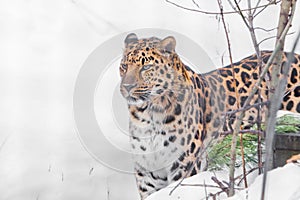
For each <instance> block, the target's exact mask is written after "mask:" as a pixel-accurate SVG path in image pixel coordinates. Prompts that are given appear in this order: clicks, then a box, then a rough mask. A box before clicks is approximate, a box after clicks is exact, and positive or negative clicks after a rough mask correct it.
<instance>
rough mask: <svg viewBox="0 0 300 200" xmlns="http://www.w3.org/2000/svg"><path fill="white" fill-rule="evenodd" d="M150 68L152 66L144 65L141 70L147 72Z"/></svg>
mask: <svg viewBox="0 0 300 200" xmlns="http://www.w3.org/2000/svg"><path fill="white" fill-rule="evenodd" d="M151 67H152V65H144V66H143V68H142V70H148V69H150V68H151Z"/></svg>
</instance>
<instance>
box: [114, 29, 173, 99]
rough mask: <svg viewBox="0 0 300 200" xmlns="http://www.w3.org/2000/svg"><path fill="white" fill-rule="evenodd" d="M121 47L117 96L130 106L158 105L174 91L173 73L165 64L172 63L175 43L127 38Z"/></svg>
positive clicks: (134, 36)
mask: <svg viewBox="0 0 300 200" xmlns="http://www.w3.org/2000/svg"><path fill="white" fill-rule="evenodd" d="M125 47H126V49H125V51H124V54H123V59H122V60H121V64H120V68H119V71H120V76H121V79H122V80H121V85H120V91H121V94H122V95H123V97H124V98H125V99H126V100H127V102H128V104H130V105H140V104H142V103H145V102H152V103H153V102H157V103H159V97H161V96H164V95H165V94H166V92H168V91H171V90H172V89H174V88H173V86H174V84H175V83H174V77H175V76H177V72H176V70H175V69H174V68H173V67H172V65H171V64H170V63H169V61H170V60H172V58H171V57H172V56H173V52H174V47H175V39H174V38H173V37H168V38H166V39H164V40H160V39H158V38H150V39H143V40H138V39H137V36H136V35H134V34H131V35H128V36H127V38H126V40H125Z"/></svg>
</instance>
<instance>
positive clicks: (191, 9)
mask: <svg viewBox="0 0 300 200" xmlns="http://www.w3.org/2000/svg"><path fill="white" fill-rule="evenodd" d="M166 2H167V3H170V4H172V5H174V6H176V7H178V8H182V9H184V10H189V11H193V12H199V13H202V14H207V15H219V14H221V13H218V12H210V11H203V10H197V9H193V8H187V7H184V6H182V5H179V4H176V3H174V2H172V1H169V0H166ZM278 2H280V1H276V2H270V3H267V4H265V5H261V6H259V7H258V8H263V7H267V6H269V5H273V4H276V3H278ZM253 9H256V8H251V10H253ZM248 10H249V9H242V10H241V11H243V12H244V11H248ZM235 13H237V12H236V11H228V12H223V14H224V15H227V14H235Z"/></svg>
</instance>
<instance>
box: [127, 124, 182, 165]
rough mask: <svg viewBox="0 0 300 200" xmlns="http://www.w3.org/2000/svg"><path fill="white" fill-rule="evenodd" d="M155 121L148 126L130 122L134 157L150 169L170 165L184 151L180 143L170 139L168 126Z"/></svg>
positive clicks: (139, 163)
mask: <svg viewBox="0 0 300 200" xmlns="http://www.w3.org/2000/svg"><path fill="white" fill-rule="evenodd" d="M155 122H156V120H155V119H154V120H153V121H152V123H150V124H149V125H148V126H142V127H141V126H137V125H136V124H133V123H131V124H130V133H131V135H132V138H131V143H132V145H133V146H134V148H133V153H134V156H133V159H134V161H135V163H137V165H138V166H139V167H142V168H143V169H145V170H149V171H155V170H159V169H163V168H166V167H168V166H170V165H171V164H172V163H173V162H174V160H176V159H177V158H178V157H179V156H180V154H181V153H182V152H183V151H182V150H181V149H180V147H179V145H177V144H176V143H172V142H170V141H169V140H168V139H169V136H170V133H169V130H168V128H167V127H165V126H163V125H162V124H160V123H155ZM172 134H174V133H172ZM166 144H167V145H166Z"/></svg>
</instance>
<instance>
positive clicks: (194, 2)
mask: <svg viewBox="0 0 300 200" xmlns="http://www.w3.org/2000/svg"><path fill="white" fill-rule="evenodd" d="M192 1H193V4H195V5H196V6H197V7H198V8H199V9H200V6H199V4H198V3H197V2H196V1H195V0H192Z"/></svg>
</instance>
